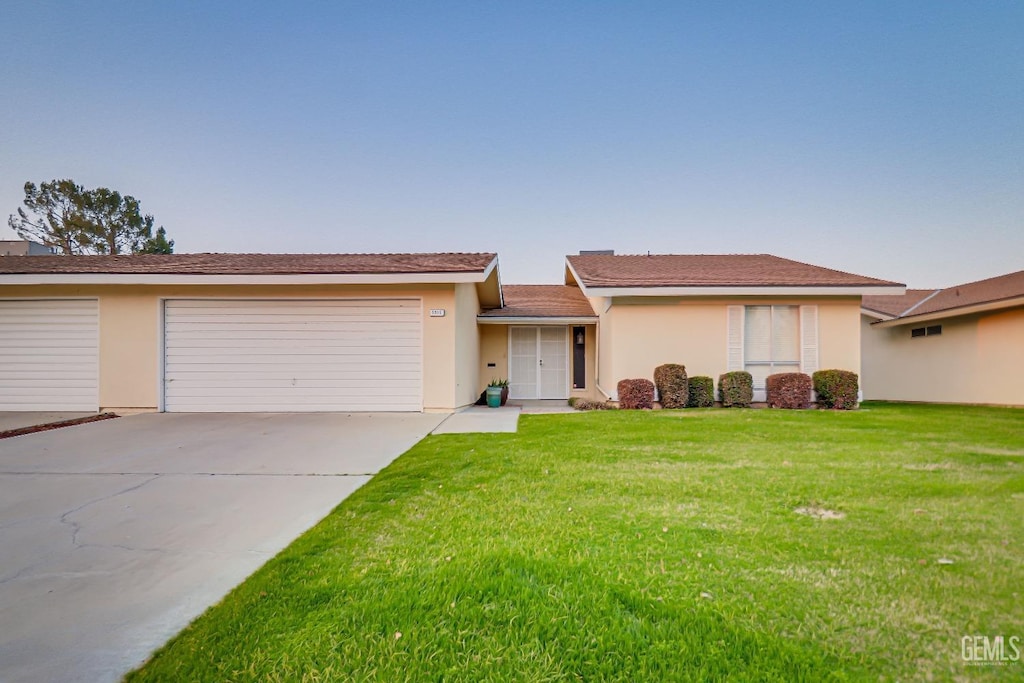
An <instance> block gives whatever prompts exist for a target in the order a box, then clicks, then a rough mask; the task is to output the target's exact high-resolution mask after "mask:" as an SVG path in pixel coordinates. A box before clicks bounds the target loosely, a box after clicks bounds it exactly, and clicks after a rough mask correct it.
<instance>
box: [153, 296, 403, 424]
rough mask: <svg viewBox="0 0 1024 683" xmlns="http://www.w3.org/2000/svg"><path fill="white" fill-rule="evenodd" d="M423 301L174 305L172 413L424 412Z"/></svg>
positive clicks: (169, 370)
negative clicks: (421, 302)
mask: <svg viewBox="0 0 1024 683" xmlns="http://www.w3.org/2000/svg"><path fill="white" fill-rule="evenodd" d="M421 309H422V307H421V304H420V302H419V301H418V300H414V299H360V300H343V301H341V300H303V301H295V300H258V301H257V300H201V299H196V300H191V299H190V300H169V301H166V302H165V304H164V330H165V332H164V356H165V360H164V409H165V410H167V411H169V412H316V411H419V410H422V405H423V403H422V364H423V360H422V329H421V328H422V312H421Z"/></svg>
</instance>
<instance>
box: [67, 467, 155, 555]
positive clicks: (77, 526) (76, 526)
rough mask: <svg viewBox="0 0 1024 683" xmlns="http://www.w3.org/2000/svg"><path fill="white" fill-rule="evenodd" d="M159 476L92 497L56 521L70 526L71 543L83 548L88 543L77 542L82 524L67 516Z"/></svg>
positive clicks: (133, 489) (138, 486)
mask: <svg viewBox="0 0 1024 683" xmlns="http://www.w3.org/2000/svg"><path fill="white" fill-rule="evenodd" d="M159 478H160V475H159V474H155V475H153V476H151V477H150V478H149V479H146V480H144V481H141V482H139V483H138V484H135V485H133V486H129V487H128V488H124V489H121V490H120V491H115V492H113V493H109V494H107V495H105V496H100V497H98V498H94V499H92V500H90V501H86V502H85V503H82V504H81V505H79V506H78V507H76V508H73V509H71V510H68V511H67V512H65V513H64V514H62V515H61V516H60V518H59V519H58V520H57V521H59V522H60V523H61V524H65V525H67V526H69V527H71V530H72V531H71V545H72V546H73V547H75V548H85V547H88V544H80V543H79V542H78V534H79V532H80V531H81V530H82V525H81V524H79V523H78V522H75V521H73V520H70V519H68V517H69V516H70V515H73V514H75V513H76V512H81V511H82V510H84V509H85V508H87V507H89V506H90V505H95V504H96V503H102V502H104V501H107V500H112V499H114V498H117V497H118V496H123V495H124V494H126V493H131V492H132V491H137V490H139V489H141V488H142V487H143V486H145V485H146V484H149V483H150V482H153V481H156V480H157V479H159ZM114 547H117V546H114ZM125 550H132V549H131V548H125Z"/></svg>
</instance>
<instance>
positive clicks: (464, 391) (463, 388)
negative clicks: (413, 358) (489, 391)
mask: <svg viewBox="0 0 1024 683" xmlns="http://www.w3.org/2000/svg"><path fill="white" fill-rule="evenodd" d="M479 312H480V300H479V299H478V298H477V289H476V285H472V284H457V285H455V382H454V385H453V386H452V391H453V392H454V394H453V397H452V403H451V405H454V406H464V405H469V404H471V403H473V402H475V401H476V398H477V395H478V394H479V392H478V391H477V385H478V384H479V383H480V331H479V326H478V325H477V323H476V316H477V313H479Z"/></svg>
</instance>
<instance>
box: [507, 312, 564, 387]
mask: <svg viewBox="0 0 1024 683" xmlns="http://www.w3.org/2000/svg"><path fill="white" fill-rule="evenodd" d="M568 340H569V336H568V328H566V327H553V326H552V327H509V328H508V341H509V343H508V345H509V353H508V361H509V395H510V396H511V397H512V398H567V397H568V396H569V343H568Z"/></svg>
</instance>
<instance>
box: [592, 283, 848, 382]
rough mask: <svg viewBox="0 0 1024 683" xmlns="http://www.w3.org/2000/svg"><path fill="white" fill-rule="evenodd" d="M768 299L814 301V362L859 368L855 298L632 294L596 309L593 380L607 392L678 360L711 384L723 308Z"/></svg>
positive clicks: (723, 352)
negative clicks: (597, 356)
mask: <svg viewBox="0 0 1024 683" xmlns="http://www.w3.org/2000/svg"><path fill="white" fill-rule="evenodd" d="M768 304H778V305H798V306H799V305H816V306H817V307H818V367H819V368H839V369H843V370H852V371H853V372H857V373H859V372H860V298H859V297H815V298H777V299H776V298H772V299H767V298H763V299H757V298H737V299H722V298H693V299H682V298H669V297H634V298H623V299H615V300H614V302H613V304H612V306H611V307H610V308H609V309H608V310H607V312H605V313H603V314H601V322H600V324H601V338H600V342H599V343H600V350H599V353H600V361H599V364H600V368H599V376H598V382H599V383H600V385H601V388H602V389H604V390H605V391H607V392H609V393H612V392H614V391H615V387H616V385H617V384H618V382H619V380H622V379H627V378H647V379H652V378H653V376H654V368H656V367H657V366H659V365H661V364H663V363H681V364H683V365H685V366H686V372H687V374H688V375H690V376H691V377H693V376H697V375H707V376H709V377H711V378H713V379H714V380H715V384H716V386H717V383H718V377H719V375H721V374H722V373H724V372H726V370H727V350H728V349H727V346H728V345H727V335H728V307H729V306H736V305H744V306H753V305H768ZM596 310H598V311H599V312H600V311H601V310H603V308H601V309H596Z"/></svg>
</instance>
